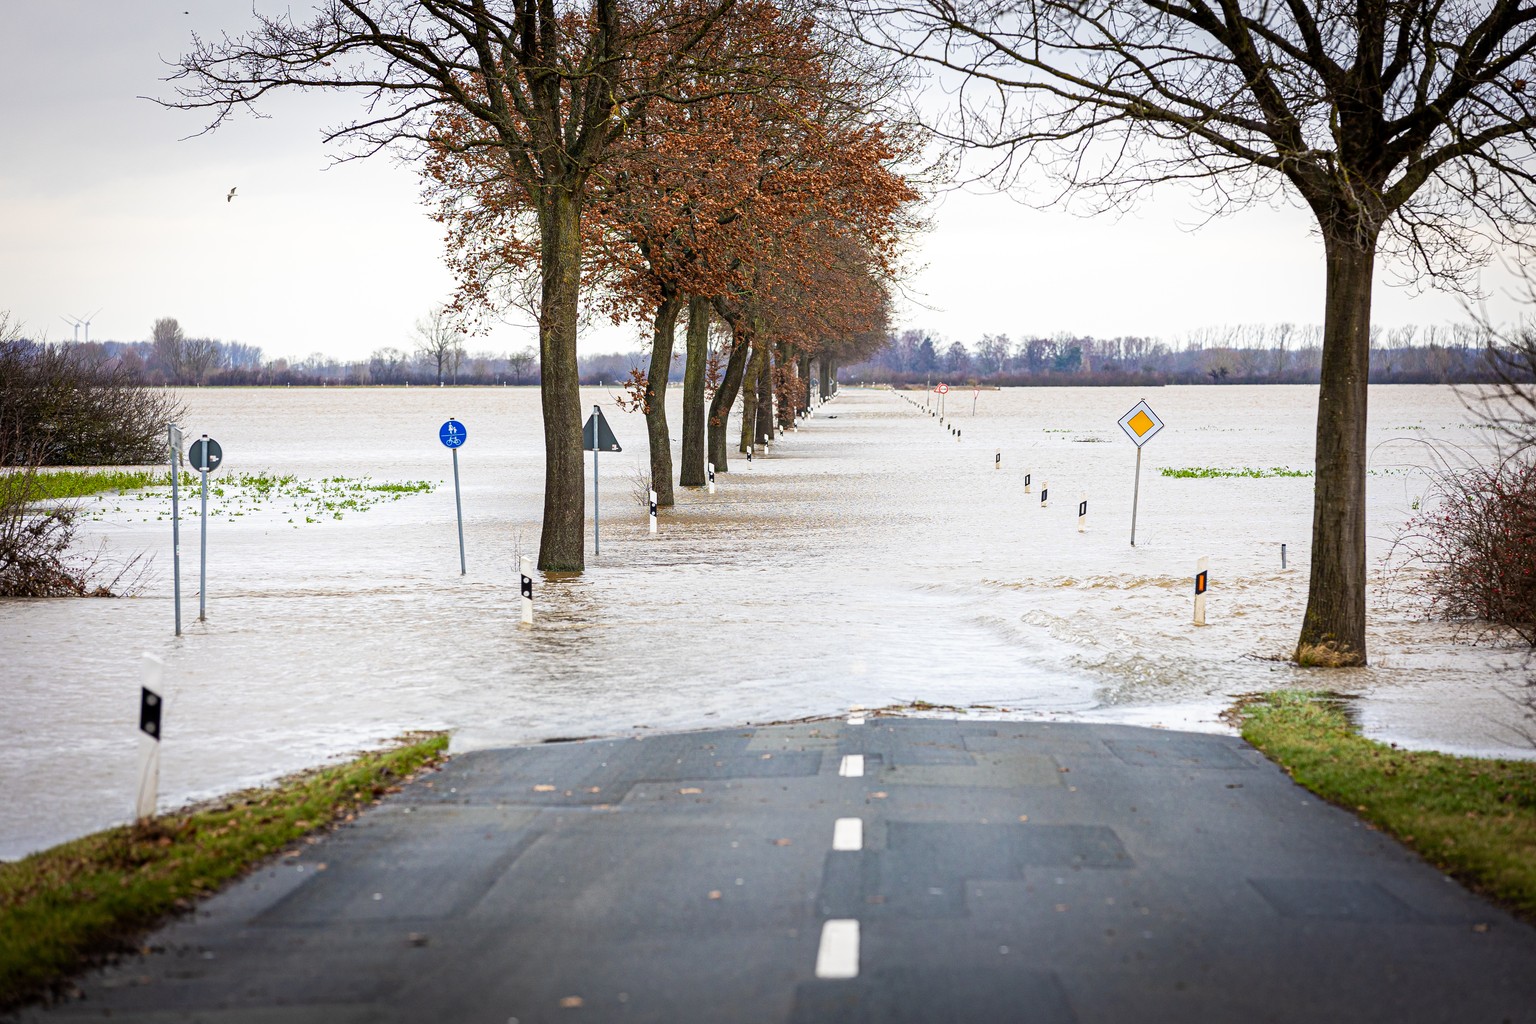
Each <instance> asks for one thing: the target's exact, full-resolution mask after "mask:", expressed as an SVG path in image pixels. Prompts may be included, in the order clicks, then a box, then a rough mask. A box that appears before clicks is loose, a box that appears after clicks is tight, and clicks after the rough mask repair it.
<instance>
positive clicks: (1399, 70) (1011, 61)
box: [847, 0, 1536, 665]
mask: <svg viewBox="0 0 1536 1024" xmlns="http://www.w3.org/2000/svg"><path fill="white" fill-rule="evenodd" d="M847 3H848V4H849V5H850V9H851V11H852V13H853V14H854V15H855V19H854V30H855V31H857V32H859V33H860V34H861V35H863V36H864V37H865V38H866V39H868V40H870V41H872V42H874V43H875V44H876V45H880V46H883V47H885V48H887V49H889V50H891V51H894V52H898V53H902V54H909V55H914V56H916V57H918V58H920V59H921V60H923V61H926V62H928V64H929V65H930V66H932V67H935V68H937V69H938V72H939V73H940V74H942V75H946V76H954V75H956V74H958V75H959V76H960V77H961V81H962V84H961V85H960V87H959V89H960V91H959V94H958V105H957V113H956V116H955V119H954V120H953V121H951V122H949V123H948V124H947V125H946V126H945V127H944V128H943V129H942V133H943V134H944V135H945V136H946V137H948V138H951V139H954V140H955V141H958V142H961V143H964V144H965V145H967V146H970V147H973V148H974V149H975V150H976V151H978V152H980V153H981V154H983V155H985V156H986V157H987V158H988V159H989V160H990V164H989V167H988V170H989V171H990V172H991V173H992V174H994V175H995V176H996V178H997V179H998V180H1001V181H1003V182H1007V183H1017V182H1018V181H1019V180H1020V176H1021V175H1022V174H1023V173H1024V172H1025V171H1026V170H1028V169H1034V168H1040V169H1042V170H1044V171H1046V172H1049V173H1050V174H1052V175H1054V180H1055V181H1056V182H1058V183H1059V185H1060V190H1059V191H1058V192H1056V193H1055V194H1053V195H1051V196H1049V197H1047V201H1053V200H1055V199H1057V198H1061V197H1065V196H1069V195H1070V196H1082V197H1084V198H1087V199H1088V200H1089V201H1090V202H1091V203H1094V204H1095V205H1097V206H1101V207H1112V206H1119V205H1122V204H1124V203H1127V202H1129V201H1131V200H1133V199H1135V198H1136V197H1137V196H1138V195H1140V194H1141V193H1143V192H1145V191H1147V190H1149V189H1151V188H1153V187H1155V186H1158V185H1161V184H1163V183H1166V182H1175V181H1178V182H1185V183H1188V184H1190V185H1192V186H1193V187H1195V188H1196V189H1197V190H1198V192H1199V195H1200V198H1201V200H1202V201H1203V203H1204V206H1205V208H1206V209H1207V210H1208V211H1210V212H1212V213H1220V212H1222V211H1225V210H1227V209H1229V208H1232V207H1234V206H1238V205H1242V204H1245V203H1249V202H1264V201H1268V200H1271V199H1274V198H1278V197H1284V198H1287V199H1289V200H1300V201H1301V202H1302V203H1304V204H1305V205H1306V206H1307V207H1308V208H1309V209H1310V210H1311V211H1312V213H1313V215H1314V216H1315V218H1316V221H1317V225H1318V229H1319V231H1320V232H1321V234H1322V240H1323V245H1324V250H1325V253H1326V273H1327V298H1326V309H1325V323H1324V331H1323V334H1324V336H1323V356H1322V360H1323V361H1322V382H1321V388H1320V391H1319V397H1318V418H1317V452H1316V459H1317V477H1316V481H1317V483H1316V491H1315V497H1314V505H1313V510H1314V514H1313V534H1312V576H1311V583H1310V588H1309V592H1308V600H1307V609H1306V612H1305V615H1304V618H1303V622H1302V627H1301V635H1300V639H1299V642H1298V645H1297V650H1296V656H1297V658H1298V660H1300V661H1302V662H1304V663H1308V664H1336V665H1352V664H1362V663H1364V661H1365V659H1366V648H1365V564H1366V563H1365V459H1366V446H1365V425H1366V394H1367V387H1366V386H1367V378H1368V359H1369V349H1370V338H1371V328H1370V319H1371V283H1372V275H1373V272H1374V270H1375V266H1376V259H1377V255H1378V253H1379V252H1381V253H1385V254H1386V255H1388V256H1391V257H1401V258H1402V259H1403V260H1404V261H1405V262H1403V263H1402V264H1400V265H1401V266H1403V267H1404V268H1405V269H1406V270H1409V271H1412V272H1415V273H1416V275H1417V276H1418V278H1419V279H1420V280H1426V279H1427V280H1429V281H1431V282H1433V283H1435V284H1438V285H1445V286H1449V287H1466V286H1468V285H1469V284H1470V282H1471V281H1472V280H1473V279H1474V278H1475V274H1476V271H1477V270H1478V269H1479V268H1480V267H1481V266H1482V265H1483V263H1484V262H1485V260H1486V259H1487V257H1488V255H1489V253H1490V251H1491V249H1493V248H1494V247H1496V246H1497V245H1499V244H1502V243H1518V242H1520V241H1522V240H1523V239H1524V237H1525V235H1526V234H1527V233H1528V230H1529V228H1530V227H1531V225H1532V221H1533V219H1536V218H1533V202H1532V198H1533V193H1532V189H1533V186H1536V168H1533V164H1532V161H1531V159H1530V154H1531V147H1532V144H1533V142H1536V135H1533V132H1532V127H1533V124H1536V121H1533V116H1532V114H1533V101H1536V96H1533V95H1532V93H1531V92H1528V91H1527V77H1528V76H1529V75H1530V74H1531V72H1530V71H1529V70H1528V62H1529V58H1530V55H1531V51H1532V48H1533V45H1536V34H1533V30H1532V25H1533V22H1536V7H1533V6H1532V5H1531V4H1530V3H1529V2H1522V0H1463V2H1457V3H1444V2H1442V0H1356V2H1354V3H1310V4H1309V3H1303V2H1301V0H1289V2H1286V3H1251V4H1239V3H1236V2H1230V0H1224V2H1220V3H1217V2H1214V0H1027V2H1026V0H847Z"/></svg>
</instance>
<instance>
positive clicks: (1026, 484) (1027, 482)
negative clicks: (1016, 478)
mask: <svg viewBox="0 0 1536 1024" xmlns="http://www.w3.org/2000/svg"><path fill="white" fill-rule="evenodd" d="M1024 493H1025V494H1028V493H1029V474H1028V473H1025V474H1024Z"/></svg>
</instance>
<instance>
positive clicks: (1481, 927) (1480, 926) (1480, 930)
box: [1472, 921, 1488, 935]
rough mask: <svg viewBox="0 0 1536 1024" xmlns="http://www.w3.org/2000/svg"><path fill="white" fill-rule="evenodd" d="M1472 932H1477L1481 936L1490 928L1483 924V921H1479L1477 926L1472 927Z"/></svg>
mask: <svg viewBox="0 0 1536 1024" xmlns="http://www.w3.org/2000/svg"><path fill="white" fill-rule="evenodd" d="M1472 930H1473V931H1475V932H1477V933H1478V934H1479V935H1481V934H1482V933H1483V932H1486V931H1487V930H1488V926H1487V925H1486V924H1483V923H1482V922H1481V921H1479V922H1478V923H1477V924H1475V925H1473V926H1472Z"/></svg>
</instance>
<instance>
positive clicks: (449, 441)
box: [437, 420, 469, 448]
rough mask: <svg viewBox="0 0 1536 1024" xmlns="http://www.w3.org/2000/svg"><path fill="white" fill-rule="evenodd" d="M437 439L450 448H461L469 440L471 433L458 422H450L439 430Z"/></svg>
mask: <svg viewBox="0 0 1536 1024" xmlns="http://www.w3.org/2000/svg"><path fill="white" fill-rule="evenodd" d="M437 439H438V440H439V441H441V442H443V444H444V445H445V446H447V447H449V448H459V447H462V446H463V444H464V442H465V441H467V440H469V431H467V430H465V429H464V424H462V423H460V422H459V421H458V420H449V421H448V422H447V423H444V424H443V425H442V427H440V428H439V429H438V431H437Z"/></svg>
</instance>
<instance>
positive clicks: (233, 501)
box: [48, 471, 437, 523]
mask: <svg viewBox="0 0 1536 1024" xmlns="http://www.w3.org/2000/svg"><path fill="white" fill-rule="evenodd" d="M48 476H50V477H52V476H58V477H77V476H78V477H80V478H81V480H80V481H79V482H77V483H72V484H70V485H69V486H70V487H73V488H74V489H73V490H71V491H69V494H68V495H66V494H64V493H60V494H57V495H55V494H53V493H51V492H50V494H49V496H50V497H66V496H75V495H82V494H91V493H97V492H99V491H102V490H106V491H112V490H116V491H118V497H117V499H116V500H115V501H113V502H112V504H111V505H110V506H109V504H108V502H109V500H110V499H109V497H108V495H106V494H98V497H97V501H96V504H95V505H94V506H88V507H87V508H86V509H85V510H84V511H85V512H86V513H87V514H89V515H90V516H91V518H93V519H95V520H98V521H99V520H101V519H104V518H106V516H107V514H108V513H109V512H124V511H128V512H131V511H132V508H131V506H130V507H128V508H125V507H124V505H123V504H122V502H126V501H132V502H138V503H148V504H150V505H152V506H154V507H153V508H151V509H147V510H145V512H146V514H145V515H144V516H143V517H142V518H143V521H144V522H148V521H149V519H150V513H153V516H154V518H155V519H162V518H164V517H165V515H167V514H168V513H169V511H170V509H169V506H168V503H169V501H170V496H171V491H170V485H171V474H170V472H169V471H154V472H148V471H146V472H139V473H95V474H90V473H80V474H76V473H58V474H48ZM100 481H105V485H104V486H103V487H99V488H95V489H94V490H82V489H81V488H85V487H88V486H89V485H90V484H91V483H92V482H100ZM61 486H62V485H61ZM181 487H182V491H183V497H184V500H193V499H195V498H196V497H197V496H198V495H200V494H201V493H202V481H201V479H200V478H199V475H198V474H196V473H185V472H184V473H182V475H181ZM436 487H437V485H436V484H435V483H433V482H432V481H430V480H404V481H387V480H386V481H379V480H374V479H373V478H372V477H366V476H365V477H345V476H331V477H322V478H320V479H318V480H311V479H304V478H300V477H297V476H295V475H293V474H291V473H289V474H285V475H282V476H279V475H276V474H273V473H212V474H209V477H208V497H209V499H210V503H209V509H208V514H209V515H210V516H225V517H227V518H230V519H238V518H240V517H242V516H246V515H251V514H253V513H257V512H263V511H275V512H278V513H280V514H282V515H284V516H285V517H287V519H288V521H289V522H295V521H296V520H298V519H302V520H303V521H304V522H306V523H318V522H320V521H322V519H324V518H326V517H329V518H331V519H341V518H342V517H343V516H344V515H345V514H346V513H347V512H361V511H364V510H366V509H368V508H371V507H372V506H374V505H377V504H379V503H380V502H384V501H399V500H400V499H401V498H403V497H405V496H406V495H409V494H424V493H429V492H431V491H432V490H434V489H435V488H436ZM130 490H132V491H133V493H132V494H128V493H126V492H127V491H130ZM276 506H282V507H280V508H279V507H276Z"/></svg>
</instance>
